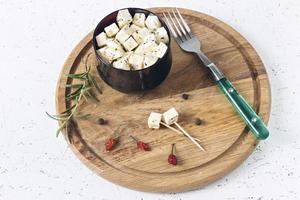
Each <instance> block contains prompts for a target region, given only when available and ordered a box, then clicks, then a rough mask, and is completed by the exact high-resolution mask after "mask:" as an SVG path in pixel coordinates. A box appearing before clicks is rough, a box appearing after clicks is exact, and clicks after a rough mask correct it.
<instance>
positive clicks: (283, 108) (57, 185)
mask: <svg viewBox="0 0 300 200" xmlns="http://www.w3.org/2000/svg"><path fill="white" fill-rule="evenodd" d="M129 6H135V7H145V8H147V7H154V6H177V7H185V8H190V9H194V10H197V11H201V12H204V13H207V14H210V15H212V16H215V17H217V18H219V19H221V20H223V21H224V22H226V23H228V24H230V25H231V26H233V27H234V28H235V29H236V30H238V31H239V32H240V33H242V34H243V35H244V36H245V37H246V38H247V39H248V40H249V41H250V42H251V44H252V45H253V46H254V47H255V48H256V50H257V52H258V53H259V55H260V56H261V58H262V60H263V61H264V63H265V65H266V68H267V71H268V73H269V77H270V81H271V86H272V114H271V119H270V123H269V128H270V131H271V136H270V138H269V139H268V140H266V141H265V142H261V143H260V145H259V146H258V148H257V149H256V150H255V152H254V153H253V154H252V155H251V156H250V157H249V158H248V159H247V160H246V161H245V162H244V163H243V164H242V165H241V166H240V167H239V168H237V169H236V170H235V171H233V172H232V173H230V174H229V175H227V176H226V177H224V178H223V179H221V180H219V181H217V182H215V183H212V184H210V185H208V186H206V187H204V188H202V189H199V190H197V191H193V192H187V193H177V194H153V193H143V192H137V191H133V190H129V189H126V188H123V187H120V186H117V185H114V184H112V183H110V182H108V181H106V180H104V179H102V178H100V177H98V176H97V175H95V174H93V173H92V172H91V171H90V170H89V169H88V168H87V167H85V166H84V165H83V164H82V163H81V162H80V161H79V160H78V159H77V158H76V157H75V155H74V154H73V153H72V152H71V151H70V150H69V149H68V148H67V145H66V142H65V141H64V139H63V138H62V137H59V138H56V137H55V136H54V133H55V130H56V128H57V124H56V122H55V121H52V120H50V119H49V118H48V117H47V116H46V115H45V111H49V112H51V113H53V112H54V111H55V102H54V95H55V87H56V81H57V78H58V74H59V72H60V70H61V66H62V64H63V62H64V61H65V59H66V57H67V56H68V54H69V53H70V51H71V50H72V48H73V47H74V46H75V45H76V44H77V43H78V41H79V40H80V39H81V38H83V37H84V36H85V35H86V34H87V33H88V32H89V31H91V30H92V29H93V28H94V27H95V25H96V24H97V22H98V21H99V20H100V19H101V18H102V17H104V16H105V15H106V14H108V13H109V12H111V11H113V10H116V9H118V8H121V7H129ZM299 15H300V1H298V0H284V1H283V0H282V1H280V0H264V1H261V0H247V1H246V0H245V1H241V0H227V1H225V0H209V1H208V0H206V1H204V0H185V1H183V0H182V1H179V0H172V1H171V0H160V1H158V0H157V1H154V0H152V1H146V0H120V1H117V0H108V1H102V0H97V1H96V0H90V1H83V0H72V1H71V0H70V1H62V0H52V1H41V0H0V27H1V28H0V60H1V63H0V74H1V78H0V200H2V199H3V200H16V199H29V200H33V199H39V200H44V199H45V200H46V199H47V200H48V199H49V200H53V199H64V200H67V199H71V200H76V199H85V200H89V199H99V200H113V199H124V200H142V199H143V200H150V199H151V200H192V199H205V200H206V199H210V200H214V199H218V200H219V199H226V200H235V199H236V200H240V199H247V200H249V199H250V200H252V199H254V200H257V199H260V200H271V199H274V200H277V199H280V200H281V199H287V200H294V199H300V139H299V136H300V131H299V127H298V125H299V124H300V78H299V74H300V32H299V30H300V16H299Z"/></svg>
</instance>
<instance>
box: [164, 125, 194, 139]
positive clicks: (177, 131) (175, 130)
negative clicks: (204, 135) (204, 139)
mask: <svg viewBox="0 0 300 200" xmlns="http://www.w3.org/2000/svg"><path fill="white" fill-rule="evenodd" d="M160 124H162V125H164V126H165V127H167V128H169V129H171V130H172V131H174V132H176V133H179V134H180V135H184V136H185V134H184V133H182V132H181V131H179V130H177V129H176V128H173V127H172V126H170V125H168V124H166V123H164V122H160ZM193 139H194V140H196V141H197V142H200V140H199V139H198V138H195V137H193Z"/></svg>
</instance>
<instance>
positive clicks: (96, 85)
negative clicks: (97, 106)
mask: <svg viewBox="0 0 300 200" xmlns="http://www.w3.org/2000/svg"><path fill="white" fill-rule="evenodd" d="M87 77H88V79H89V81H90V82H91V83H92V85H93V86H94V87H95V88H96V90H97V91H98V92H99V93H100V94H102V90H101V89H100V87H99V86H98V84H97V82H96V80H95V79H94V77H93V76H92V75H90V74H88V75H87Z"/></svg>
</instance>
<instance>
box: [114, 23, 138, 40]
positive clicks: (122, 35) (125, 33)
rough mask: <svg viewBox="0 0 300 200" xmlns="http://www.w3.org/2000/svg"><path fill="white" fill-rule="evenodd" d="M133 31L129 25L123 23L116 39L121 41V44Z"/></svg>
mask: <svg viewBox="0 0 300 200" xmlns="http://www.w3.org/2000/svg"><path fill="white" fill-rule="evenodd" d="M133 32H134V30H133V29H132V28H130V27H129V25H125V26H124V27H123V28H122V29H121V30H120V31H119V32H118V33H117V35H116V39H117V40H118V41H119V42H121V43H122V44H123V43H124V42H125V41H126V40H127V39H128V38H129V37H130V36H131V34H132V33H133Z"/></svg>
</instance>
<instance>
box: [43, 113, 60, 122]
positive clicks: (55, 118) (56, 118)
mask: <svg viewBox="0 0 300 200" xmlns="http://www.w3.org/2000/svg"><path fill="white" fill-rule="evenodd" d="M46 114H47V115H48V117H50V118H51V119H54V120H56V121H59V120H61V119H59V118H58V117H55V116H53V115H50V114H49V113H48V112H46Z"/></svg>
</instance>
